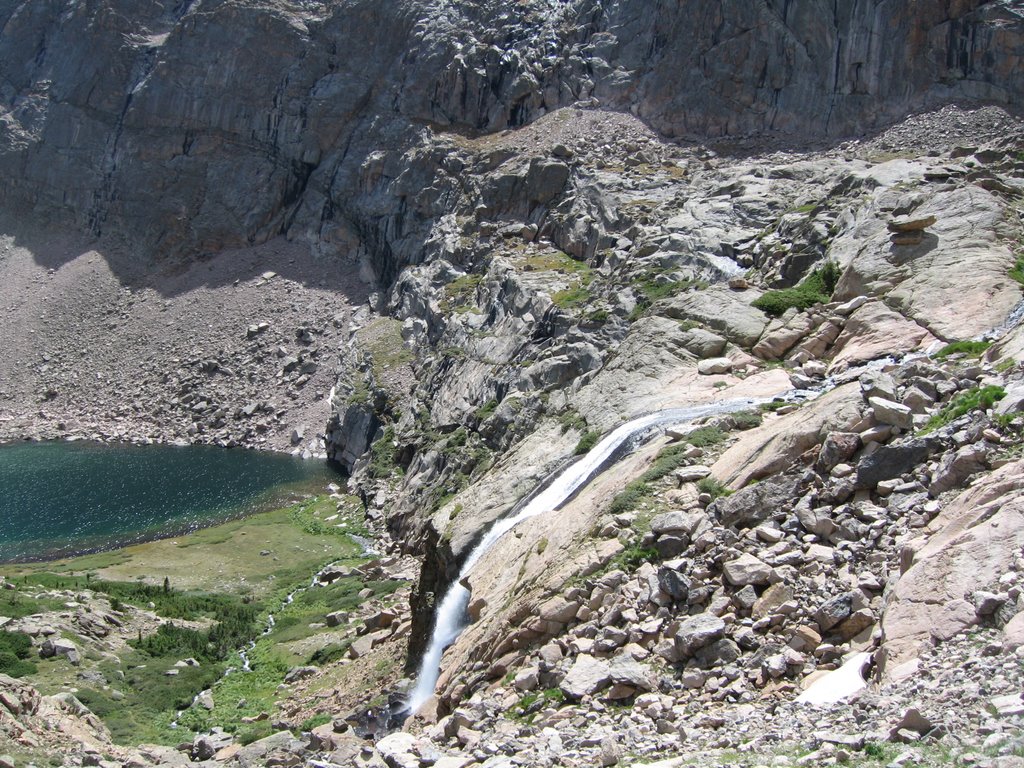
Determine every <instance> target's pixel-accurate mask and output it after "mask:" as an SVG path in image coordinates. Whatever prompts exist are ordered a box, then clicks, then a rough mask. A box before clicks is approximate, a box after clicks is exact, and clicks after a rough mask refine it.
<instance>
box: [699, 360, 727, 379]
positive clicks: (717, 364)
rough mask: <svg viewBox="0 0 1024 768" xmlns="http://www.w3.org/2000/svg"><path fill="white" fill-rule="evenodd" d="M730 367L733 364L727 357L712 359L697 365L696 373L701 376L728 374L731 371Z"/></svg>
mask: <svg viewBox="0 0 1024 768" xmlns="http://www.w3.org/2000/svg"><path fill="white" fill-rule="evenodd" d="M732 366H733V362H732V360H730V359H729V358H728V357H712V358H709V359H707V360H701V361H700V362H699V363H697V373H699V374H701V375H702V376H710V375H713V374H719V373H729V372H730V371H731V370H732Z"/></svg>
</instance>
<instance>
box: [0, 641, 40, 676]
mask: <svg viewBox="0 0 1024 768" xmlns="http://www.w3.org/2000/svg"><path fill="white" fill-rule="evenodd" d="M31 653H32V639H31V638H30V637H29V636H28V635H23V634H21V633H20V632H4V631H0V674H4V675H10V676H11V677H24V676H25V675H31V674H33V673H34V672H36V665H35V664H33V663H32V662H31V661H27V659H28V657H29V654H31Z"/></svg>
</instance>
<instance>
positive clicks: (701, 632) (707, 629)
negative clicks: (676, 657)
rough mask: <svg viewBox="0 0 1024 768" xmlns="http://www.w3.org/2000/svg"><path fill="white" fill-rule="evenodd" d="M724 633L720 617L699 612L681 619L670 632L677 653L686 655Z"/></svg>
mask: <svg viewBox="0 0 1024 768" xmlns="http://www.w3.org/2000/svg"><path fill="white" fill-rule="evenodd" d="M667 634H668V633H666V636H667ZM724 634H725V622H724V621H722V619H721V618H719V617H718V616H715V615H714V614H712V613H701V614H698V615H696V616H690V617H689V618H686V619H683V621H681V622H680V623H679V626H678V627H676V629H675V631H674V632H673V633H672V639H673V640H674V642H675V646H676V650H677V651H678V653H679V654H680V655H681V656H683V657H686V656H692V655H693V654H694V653H695V652H696V651H697V650H698V649H700V648H702V647H703V646H705V645H707V644H708V643H711V642H713V641H715V640H718V639H719V638H720V637H722V635H724Z"/></svg>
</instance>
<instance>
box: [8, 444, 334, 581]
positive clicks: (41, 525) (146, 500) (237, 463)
mask: <svg viewBox="0 0 1024 768" xmlns="http://www.w3.org/2000/svg"><path fill="white" fill-rule="evenodd" d="M345 479H346V475H345V474H344V473H343V472H341V471H340V470H339V467H338V466H337V465H336V464H334V463H333V462H327V461H305V460H302V459H301V458H298V457H295V456H290V455H288V454H282V453H279V452H269V451H253V450H250V449H237V450H230V449H229V450H225V449H222V448H217V447H215V446H206V445H199V446H171V445H162V444H148V445H146V444H143V445H140V444H132V443H103V442H96V441H83V440H78V441H22V442H17V443H6V444H3V445H0V483H2V484H3V486H4V487H5V489H6V491H7V493H6V494H5V496H4V498H3V499H0V563H4V564H14V563H31V562H46V561H50V560H54V559H61V560H63V559H68V558H72V557H75V556H78V555H83V554H92V553H97V552H102V551H108V550H114V549H119V548H123V547H126V546H132V545H135V544H139V543H143V542H146V541H154V540H158V539H165V538H172V537H175V536H182V535H185V534H188V533H191V532H194V531H196V530H200V529H203V528H209V527H213V526H216V525H219V524H221V523H225V522H229V521H231V520H236V519H239V518H243V517H248V516H251V515H253V514H256V513H259V512H263V511H268V510H271V509H274V508H277V507H281V506H284V505H286V504H290V503H294V501H295V499H296V498H308V497H309V496H311V495H317V494H323V493H329V492H332V491H333V490H334V489H337V490H340V488H341V486H343V485H344V481H345Z"/></svg>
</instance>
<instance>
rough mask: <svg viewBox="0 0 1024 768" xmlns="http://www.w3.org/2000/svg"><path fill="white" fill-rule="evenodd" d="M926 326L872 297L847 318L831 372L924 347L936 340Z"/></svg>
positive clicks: (835, 345) (837, 342) (838, 341)
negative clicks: (871, 299)
mask: <svg viewBox="0 0 1024 768" xmlns="http://www.w3.org/2000/svg"><path fill="white" fill-rule="evenodd" d="M935 340H936V339H935V337H934V336H933V335H932V334H931V333H929V332H928V330H927V329H926V328H922V327H921V326H920V325H918V324H917V323H915V322H914V321H912V320H908V319H907V318H905V317H904V316H903V315H901V314H900V313H899V312H894V311H893V310H891V309H889V308H888V307H887V306H885V304H883V303H882V302H880V301H869V302H868V303H867V304H864V305H863V306H861V307H860V308H859V309H857V310H855V311H854V312H853V314H851V315H850V317H849V318H847V320H846V325H845V326H844V327H843V332H842V333H841V334H839V338H838V339H836V342H835V344H834V345H833V348H832V354H833V358H832V364H831V365H830V367H829V370H830V372H833V373H834V372H836V371H843V370H846V369H847V368H849V367H850V366H853V365H857V364H859V363H863V362H867V361H868V360H875V359H877V358H880V357H885V356H886V355H892V354H898V353H906V352H913V351H915V350H918V349H925V348H927V347H928V345H929V344H931V343H933V342H934V341H935Z"/></svg>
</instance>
